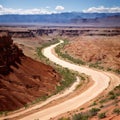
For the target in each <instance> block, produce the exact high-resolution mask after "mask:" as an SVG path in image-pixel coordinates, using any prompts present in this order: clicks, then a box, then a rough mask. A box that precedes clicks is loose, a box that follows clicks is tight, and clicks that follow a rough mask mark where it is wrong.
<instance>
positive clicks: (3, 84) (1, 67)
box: [0, 35, 60, 111]
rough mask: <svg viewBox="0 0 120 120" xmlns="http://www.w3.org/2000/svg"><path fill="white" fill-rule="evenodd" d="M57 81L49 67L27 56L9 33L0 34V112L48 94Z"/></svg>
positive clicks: (54, 73) (18, 106) (56, 74)
mask: <svg viewBox="0 0 120 120" xmlns="http://www.w3.org/2000/svg"><path fill="white" fill-rule="evenodd" d="M59 80H60V76H59V74H58V73H57V72H56V71H55V70H54V69H53V68H52V67H50V66H48V65H45V64H43V63H40V62H36V61H34V60H32V59H31V58H28V57H26V56H25V55H24V54H23V53H22V51H21V50H20V49H19V48H18V47H17V46H16V45H15V44H13V41H12V39H11V37H10V36H6V35H1V36H0V111H9V110H16V109H18V108H21V107H23V106H24V105H25V104H27V103H29V102H32V101H33V100H36V98H38V97H41V96H45V95H48V94H50V93H51V92H52V91H54V90H55V86H56V85H57V84H58V82H59Z"/></svg>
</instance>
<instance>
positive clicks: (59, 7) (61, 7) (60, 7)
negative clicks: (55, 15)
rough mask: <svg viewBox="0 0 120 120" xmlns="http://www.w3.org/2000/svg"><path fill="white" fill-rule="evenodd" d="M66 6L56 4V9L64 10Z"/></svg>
mask: <svg viewBox="0 0 120 120" xmlns="http://www.w3.org/2000/svg"><path fill="white" fill-rule="evenodd" d="M64 9H65V8H64V7H63V6H59V5H58V6H56V8H55V10H57V11H62V10H64Z"/></svg>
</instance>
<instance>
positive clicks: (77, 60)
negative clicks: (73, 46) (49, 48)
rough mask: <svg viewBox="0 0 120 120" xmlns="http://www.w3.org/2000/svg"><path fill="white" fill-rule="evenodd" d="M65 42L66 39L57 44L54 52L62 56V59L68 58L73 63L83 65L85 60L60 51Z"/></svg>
mask: <svg viewBox="0 0 120 120" xmlns="http://www.w3.org/2000/svg"><path fill="white" fill-rule="evenodd" d="M66 44H68V41H67V40H65V41H64V43H62V44H60V45H58V46H57V47H56V48H55V52H56V53H57V55H58V56H60V57H62V58H64V59H67V60H69V61H72V62H73V63H75V64H79V65H85V62H83V61H82V60H80V59H75V58H74V57H72V56H70V55H69V54H67V53H63V52H61V49H63V48H64V46H65V45H66Z"/></svg>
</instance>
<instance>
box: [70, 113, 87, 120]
mask: <svg viewBox="0 0 120 120" xmlns="http://www.w3.org/2000/svg"><path fill="white" fill-rule="evenodd" d="M88 118H89V116H88V115H87V114H85V113H79V114H75V115H74V116H73V117H72V120H88Z"/></svg>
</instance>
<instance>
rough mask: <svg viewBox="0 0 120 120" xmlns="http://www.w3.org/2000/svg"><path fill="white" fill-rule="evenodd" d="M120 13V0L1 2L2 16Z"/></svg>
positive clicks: (22, 0) (1, 0) (0, 10)
mask: <svg viewBox="0 0 120 120" xmlns="http://www.w3.org/2000/svg"><path fill="white" fill-rule="evenodd" d="M61 12H88V13H93V12H98V13H102V12H112V13H116V12H119V13H120V0H0V15H2V14H51V13H61Z"/></svg>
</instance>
